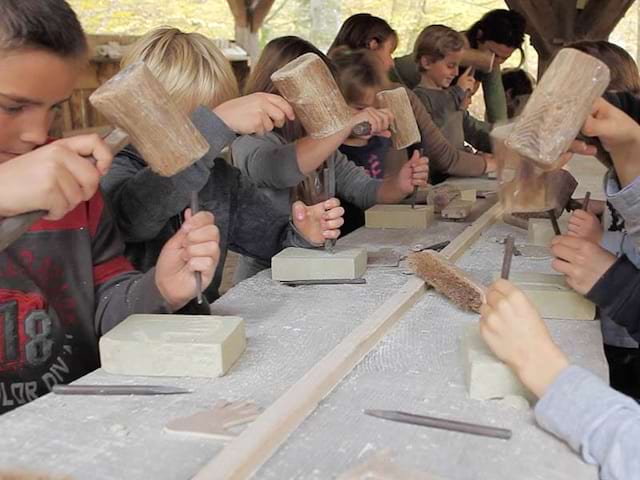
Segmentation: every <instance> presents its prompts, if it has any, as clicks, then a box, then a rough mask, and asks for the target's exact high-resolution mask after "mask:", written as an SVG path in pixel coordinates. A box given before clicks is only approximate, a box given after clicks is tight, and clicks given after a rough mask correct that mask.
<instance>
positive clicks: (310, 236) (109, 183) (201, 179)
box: [101, 28, 343, 301]
mask: <svg viewBox="0 0 640 480" xmlns="http://www.w3.org/2000/svg"><path fill="white" fill-rule="evenodd" d="M137 61H144V62H145V63H146V64H147V66H148V67H149V69H150V70H151V71H152V72H153V73H154V75H155V76H156V77H157V78H158V80H159V81H160V83H162V84H163V85H164V86H165V88H166V89H167V91H168V92H169V94H170V95H171V97H172V99H174V100H175V101H176V103H177V105H178V106H180V107H183V108H185V110H187V111H189V112H192V113H191V119H192V121H193V122H194V124H195V126H196V128H197V129H198V130H199V131H200V132H201V133H202V134H203V136H204V137H205V139H206V140H207V141H208V143H209V145H210V147H211V148H210V150H209V152H208V153H207V154H206V155H205V156H204V157H203V158H202V159H200V160H199V161H197V162H195V163H194V164H193V165H191V166H190V167H189V168H187V169H186V170H184V171H182V172H180V173H179V174H177V175H175V176H173V177H171V178H166V177H162V176H160V175H157V174H155V173H154V172H152V171H151V169H150V168H149V167H147V165H146V164H145V162H144V159H142V158H141V156H140V154H139V153H138V152H137V151H136V150H135V149H134V148H133V147H131V146H129V147H127V148H125V149H124V150H123V151H122V152H120V153H119V154H118V155H117V156H116V158H115V159H114V161H113V165H112V167H111V170H110V171H109V173H108V175H107V176H106V177H104V179H103V180H102V183H101V186H102V188H103V189H104V192H105V194H106V196H107V198H108V199H109V200H110V202H111V205H112V207H113V209H114V210H115V213H116V215H115V216H116V219H117V222H118V226H119V227H120V229H121V231H122V233H123V236H124V240H125V242H126V246H127V251H126V253H127V256H128V257H129V258H130V259H131V260H132V262H133V263H134V264H135V265H136V266H137V267H138V268H139V269H141V270H147V269H149V268H151V267H152V266H153V265H154V264H155V262H156V260H157V257H158V255H159V253H160V249H161V246H162V245H163V244H164V242H165V240H166V238H168V237H170V236H171V235H172V234H173V232H175V231H176V230H178V229H179V228H180V224H181V221H182V220H181V215H182V212H183V211H184V210H185V209H186V208H187V207H188V206H189V203H190V197H191V192H198V197H199V200H200V203H201V208H202V209H203V210H207V211H210V212H212V213H213V214H214V215H215V221H216V225H217V227H218V229H219V230H220V262H219V264H218V268H217V270H216V274H215V277H214V280H213V281H212V283H211V285H210V286H209V287H208V288H207V290H206V291H205V295H206V297H207V299H208V300H209V301H213V300H215V299H216V298H217V297H218V288H219V285H220V282H221V279H222V270H223V267H224V260H225V256H226V252H227V249H232V250H234V251H236V252H238V253H241V254H243V255H248V256H251V257H256V258H259V259H261V260H263V261H269V260H270V259H271V257H272V256H273V255H275V254H276V253H278V252H279V251H280V250H281V249H282V248H283V247H285V246H299V247H307V248H311V247H314V246H320V245H322V243H323V242H324V240H325V239H327V238H337V236H338V235H339V233H340V232H339V230H338V229H339V227H340V226H341V224H342V218H341V217H342V214H343V209H342V208H341V207H339V202H338V201H337V200H336V199H329V200H327V201H325V202H322V203H319V204H317V205H314V206H313V207H307V206H306V205H304V204H303V203H301V202H298V203H296V204H294V205H293V208H290V209H287V210H286V211H283V210H278V209H277V208H276V206H275V205H274V204H273V202H272V201H271V200H270V199H269V198H268V196H267V195H266V194H265V193H264V192H262V191H261V190H260V189H258V188H257V187H256V186H255V185H254V184H253V183H252V182H251V181H250V180H249V179H248V178H247V177H245V176H243V175H242V174H241V173H240V171H239V170H238V169H236V168H234V167H232V166H231V165H229V164H228V163H227V162H226V161H225V160H224V159H222V158H216V157H217V155H218V154H219V152H220V151H221V150H222V148H223V147H224V146H225V145H227V144H229V143H231V142H232V141H233V140H234V139H235V138H236V132H238V133H241V134H246V133H254V132H257V133H260V134H263V133H265V132H266V131H268V130H271V129H272V128H274V126H276V125H280V124H282V123H283V122H284V119H285V118H287V117H288V118H293V111H292V110H291V107H290V106H289V105H288V104H287V102H285V101H284V100H283V99H282V98H280V97H278V96H275V95H263V94H260V95H252V96H248V97H241V98H237V99H232V98H233V97H235V96H237V94H238V88H237V84H236V81H235V77H234V76H233V72H232V71H231V67H230V65H229V63H228V61H227V60H226V59H225V58H224V56H223V55H222V53H221V52H220V51H219V50H218V49H217V48H216V47H215V46H214V45H213V43H212V42H211V41H209V40H208V39H207V38H206V37H204V36H202V35H199V34H196V33H189V34H185V33H182V32H181V31H179V30H177V29H173V28H160V29H158V30H155V31H152V32H150V33H148V34H147V35H145V36H144V37H142V38H141V39H140V40H139V41H138V42H137V43H136V44H135V45H133V46H132V47H131V48H130V49H129V50H128V52H127V55H126V56H125V58H124V59H123V63H124V65H125V66H126V65H128V64H131V63H134V62H137ZM230 99H232V100H230ZM199 105H207V106H208V107H210V108H213V109H214V110H213V111H211V110H210V109H209V108H205V107H199ZM292 213H293V214H292ZM291 217H293V220H291Z"/></svg>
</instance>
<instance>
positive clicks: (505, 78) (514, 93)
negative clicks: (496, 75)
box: [502, 68, 536, 120]
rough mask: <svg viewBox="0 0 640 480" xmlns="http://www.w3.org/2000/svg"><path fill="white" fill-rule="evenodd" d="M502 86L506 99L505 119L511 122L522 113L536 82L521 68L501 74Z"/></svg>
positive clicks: (510, 69) (509, 69) (511, 69)
mask: <svg viewBox="0 0 640 480" xmlns="http://www.w3.org/2000/svg"><path fill="white" fill-rule="evenodd" d="M502 84H503V85H504V93H505V95H506V98H507V117H508V118H509V120H511V119H513V118H514V117H517V116H518V115H520V113H521V112H522V109H523V108H524V106H525V105H526V104H527V101H528V100H529V97H530V96H531V94H532V93H533V88H534V87H535V85H536V82H535V80H534V79H533V77H531V75H529V74H528V73H527V72H526V71H525V70H523V69H522V68H508V69H506V70H504V71H503V72H502Z"/></svg>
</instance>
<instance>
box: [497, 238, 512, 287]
mask: <svg viewBox="0 0 640 480" xmlns="http://www.w3.org/2000/svg"><path fill="white" fill-rule="evenodd" d="M514 251H515V239H514V238H513V235H507V238H506V239H505V241H504V257H503V258H502V271H501V273H500V278H502V279H504V280H509V274H510V273H511V260H512V259H513V254H514Z"/></svg>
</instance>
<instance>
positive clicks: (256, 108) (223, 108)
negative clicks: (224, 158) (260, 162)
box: [213, 93, 295, 135]
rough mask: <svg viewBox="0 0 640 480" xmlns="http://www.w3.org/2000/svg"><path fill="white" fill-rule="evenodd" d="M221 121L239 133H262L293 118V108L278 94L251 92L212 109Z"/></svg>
mask: <svg viewBox="0 0 640 480" xmlns="http://www.w3.org/2000/svg"><path fill="white" fill-rule="evenodd" d="M213 111H214V113H215V114H216V115H218V116H219V117H220V118H221V119H222V121H223V122H224V123H225V124H227V126H228V127H229V128H230V129H231V130H233V131H234V132H236V133H238V134H240V135H250V134H252V133H257V134H258V135H264V134H265V133H266V132H270V131H271V130H273V129H274V128H275V127H282V126H283V125H284V124H285V122H286V121H287V120H293V119H295V114H294V112H293V108H292V107H291V105H289V103H288V102H287V101H286V100H285V99H284V98H282V97H280V96H278V95H273V94H271V93H252V94H251V95H246V96H244V97H238V98H234V99H233V100H229V101H227V102H224V103H223V104H221V105H219V106H218V107H216V108H214V109H213Z"/></svg>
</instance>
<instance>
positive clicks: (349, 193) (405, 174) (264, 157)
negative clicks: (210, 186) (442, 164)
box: [231, 36, 429, 280]
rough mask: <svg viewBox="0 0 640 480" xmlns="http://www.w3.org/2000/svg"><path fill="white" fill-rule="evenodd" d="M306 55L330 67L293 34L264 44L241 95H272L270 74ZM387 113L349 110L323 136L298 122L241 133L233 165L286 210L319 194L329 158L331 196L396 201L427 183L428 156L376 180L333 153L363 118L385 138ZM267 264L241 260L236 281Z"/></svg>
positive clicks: (365, 204) (362, 204) (368, 202)
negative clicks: (345, 121)
mask: <svg viewBox="0 0 640 480" xmlns="http://www.w3.org/2000/svg"><path fill="white" fill-rule="evenodd" d="M305 53H315V54H316V55H318V56H319V57H320V58H322V59H323V60H324V61H325V62H326V63H327V65H328V66H329V68H330V69H331V70H333V66H332V65H331V62H330V61H329V60H328V59H327V58H326V56H325V55H324V54H323V53H322V52H320V51H319V50H318V49H317V48H315V47H314V46H313V45H312V44H310V43H309V42H307V41H306V40H303V39H301V38H298V37H293V36H290V37H281V38H277V39H275V40H272V41H271V42H269V43H268V44H267V46H266V47H265V49H264V50H263V52H262V55H261V56H260V59H259V60H258V63H257V64H256V66H255V67H254V68H253V71H252V74H251V76H250V78H249V80H248V82H247V87H246V93H256V92H265V93H277V92H276V89H275V87H274V85H273V83H272V82H271V74H273V73H274V72H275V71H276V70H278V69H279V68H281V67H283V66H284V65H286V64H287V63H289V62H290V61H292V60H294V59H296V58H298V57H299V56H301V55H303V54H305ZM390 120H391V114H390V113H389V112H387V111H385V110H377V109H374V108H366V109H363V110H361V111H359V112H354V116H353V118H352V121H351V124H350V125H349V126H347V127H346V128H344V129H343V130H342V131H340V132H338V133H336V134H334V135H331V136H329V137H327V138H323V139H313V138H311V137H309V136H306V133H305V132H304V129H303V128H302V126H301V125H300V124H299V123H298V122H294V121H288V122H286V124H285V125H284V127H283V128H280V129H277V130H276V131H274V132H271V133H268V134H267V135H264V136H255V135H253V136H243V137H240V138H238V139H237V140H236V141H235V142H234V143H233V145H232V147H231V148H232V156H233V160H234V162H235V164H236V165H238V167H239V168H240V170H242V172H243V173H245V174H246V175H247V176H249V177H250V178H251V179H252V180H254V181H255V182H256V184H257V185H258V186H260V187H263V188H264V190H265V191H266V192H267V193H268V195H269V196H270V197H271V198H272V199H273V200H274V201H275V202H276V205H277V208H278V209H279V210H280V211H281V212H286V211H288V210H289V208H290V205H291V201H292V199H304V200H305V201H311V202H313V201H314V194H317V193H318V185H319V181H318V168H320V167H321V166H322V164H323V162H324V161H325V160H327V159H329V158H331V159H333V160H334V162H335V167H336V196H338V197H339V198H341V199H343V200H346V201H348V202H350V203H352V204H353V205H356V206H357V207H358V208H361V209H363V210H366V209H367V208H370V207H372V206H373V205H375V204H377V203H398V202H400V201H402V200H403V199H404V198H405V197H407V196H408V195H410V194H411V193H413V189H414V186H426V184H427V177H428V171H429V167H428V163H427V159H426V158H424V157H422V158H419V157H416V158H413V159H411V160H410V161H409V162H407V163H406V164H405V165H404V166H403V167H402V169H401V170H400V172H399V173H398V174H397V175H395V176H392V177H388V178H385V179H384V180H378V179H374V178H371V177H370V176H368V175H367V174H366V173H365V172H364V170H363V169H362V168H361V167H357V166H356V165H355V164H353V163H352V162H350V161H349V160H348V159H347V158H346V156H345V155H343V154H342V153H340V152H339V151H338V148H339V147H340V145H341V144H342V143H343V142H344V141H345V140H346V139H347V137H348V136H349V135H350V134H351V130H352V128H353V127H354V126H355V125H357V124H358V123H361V122H363V121H368V122H369V123H370V124H371V126H372V133H373V134H374V135H383V136H389V135H390V133H389V131H388V128H389V122H390ZM268 266H269V265H268V264H265V263H262V264H257V263H256V262H251V261H246V260H245V261H244V265H243V267H244V268H245V270H243V271H240V270H239V271H238V273H239V274H240V275H237V276H236V279H237V280H239V279H241V278H246V277H247V276H251V275H252V274H255V273H256V272H257V271H259V270H261V269H263V268H268Z"/></svg>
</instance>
